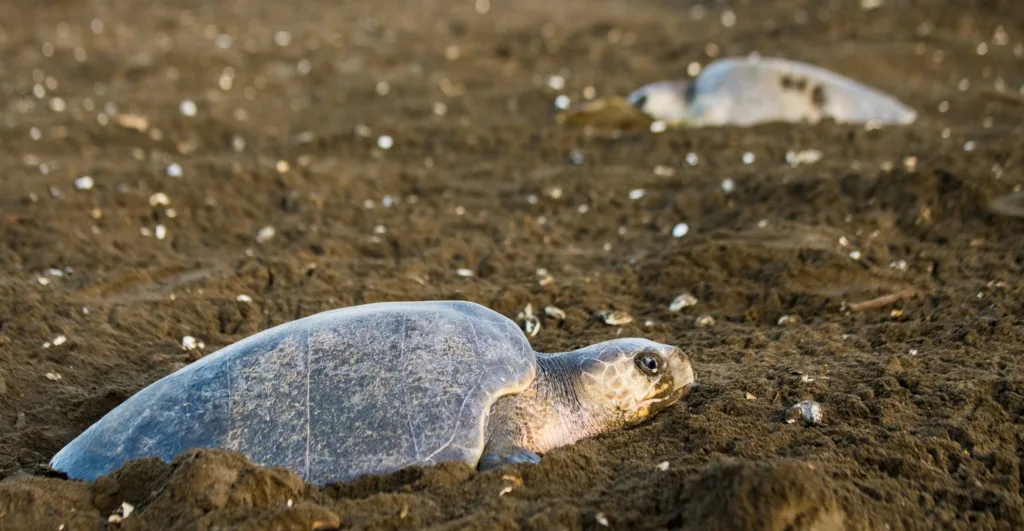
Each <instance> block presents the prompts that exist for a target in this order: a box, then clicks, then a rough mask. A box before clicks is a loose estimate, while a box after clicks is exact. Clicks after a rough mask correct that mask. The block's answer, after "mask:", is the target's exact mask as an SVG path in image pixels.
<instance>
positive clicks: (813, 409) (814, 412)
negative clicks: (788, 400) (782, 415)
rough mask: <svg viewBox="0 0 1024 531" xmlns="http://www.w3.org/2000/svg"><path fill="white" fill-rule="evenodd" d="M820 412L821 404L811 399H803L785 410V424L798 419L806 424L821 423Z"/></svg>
mask: <svg viewBox="0 0 1024 531" xmlns="http://www.w3.org/2000/svg"><path fill="white" fill-rule="evenodd" d="M822 413H823V411H822V408H821V404H819V403H817V402H815V401H813V400H804V401H803V402H800V403H798V404H796V405H795V406H793V407H791V408H789V410H787V411H786V424H793V423H795V422H796V421H798V420H800V421H803V423H804V424H805V425H807V426H816V425H818V424H821V420H822Z"/></svg>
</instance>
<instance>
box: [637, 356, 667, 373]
mask: <svg viewBox="0 0 1024 531" xmlns="http://www.w3.org/2000/svg"><path fill="white" fill-rule="evenodd" d="M636 364H637V366H638V367H639V368H640V370H641V371H643V372H644V373H646V374H649V375H651V376H654V375H655V374H658V372H660V371H661V360H660V359H658V357H657V356H654V355H653V354H643V355H641V356H638V357H637V358H636Z"/></svg>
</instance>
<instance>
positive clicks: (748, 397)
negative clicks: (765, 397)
mask: <svg viewBox="0 0 1024 531" xmlns="http://www.w3.org/2000/svg"><path fill="white" fill-rule="evenodd" d="M744 396H745V397H746V399H747V400H757V397H756V396H754V395H753V394H752V393H746V394H745V395H744Z"/></svg>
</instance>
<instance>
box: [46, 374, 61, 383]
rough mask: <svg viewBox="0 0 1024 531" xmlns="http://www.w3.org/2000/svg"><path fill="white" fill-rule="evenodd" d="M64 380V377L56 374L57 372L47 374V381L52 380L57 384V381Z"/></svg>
mask: <svg viewBox="0 0 1024 531" xmlns="http://www.w3.org/2000/svg"><path fill="white" fill-rule="evenodd" d="M62 378H64V377H63V376H61V375H59V374H57V373H55V372H48V373H46V379H47V380H50V381H51V382H56V381H57V380H60V379H62Z"/></svg>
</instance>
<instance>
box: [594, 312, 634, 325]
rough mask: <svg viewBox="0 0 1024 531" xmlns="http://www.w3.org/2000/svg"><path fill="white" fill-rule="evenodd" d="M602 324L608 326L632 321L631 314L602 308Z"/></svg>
mask: <svg viewBox="0 0 1024 531" xmlns="http://www.w3.org/2000/svg"><path fill="white" fill-rule="evenodd" d="M600 315H601V320H603V321H604V324H606V325H610V326H622V325H626V324H629V323H632V322H633V316H632V315H629V314H628V313H626V312H623V311H618V310H616V311H608V310H604V311H602V312H601V313H600Z"/></svg>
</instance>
